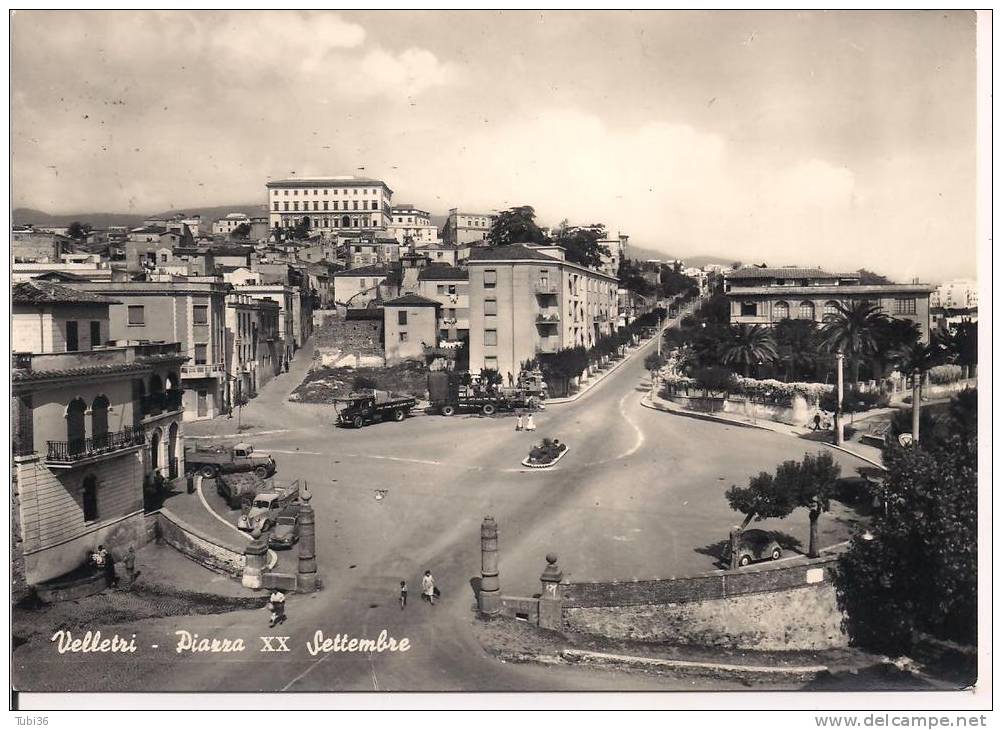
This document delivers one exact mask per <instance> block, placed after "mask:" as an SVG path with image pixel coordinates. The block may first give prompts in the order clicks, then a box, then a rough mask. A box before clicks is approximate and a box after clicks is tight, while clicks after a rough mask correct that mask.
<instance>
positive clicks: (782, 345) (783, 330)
mask: <svg viewBox="0 0 1002 730" xmlns="http://www.w3.org/2000/svg"><path fill="white" fill-rule="evenodd" d="M773 334H774V335H775V337H776V350H777V354H778V357H777V359H778V360H779V361H780V362H782V363H783V376H784V379H785V380H786V381H787V382H789V381H790V380H796V379H797V377H798V376H799V375H800V374H801V373H803V372H805V371H808V370H810V371H813V370H814V369H815V367H816V366H817V362H818V331H817V327H816V326H815V324H814V322H812V321H810V320H806V319H784V320H782V321H781V322H779V323H777V324H776V326H775V327H774V328H773Z"/></svg>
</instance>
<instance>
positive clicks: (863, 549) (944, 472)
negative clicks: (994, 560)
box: [835, 433, 978, 655]
mask: <svg viewBox="0 0 1002 730" xmlns="http://www.w3.org/2000/svg"><path fill="white" fill-rule="evenodd" d="M884 464H885V466H886V467H887V473H886V476H885V478H884V480H883V484H882V486H881V489H880V497H881V498H882V499H883V502H884V505H885V509H884V510H878V511H877V513H876V514H875V515H874V516H873V521H872V522H871V524H870V527H869V530H868V532H867V533H865V534H864V535H860V536H857V537H855V538H854V539H853V540H852V542H851V543H850V546H849V549H848V551H847V552H846V553H845V554H844V555H842V556H841V557H840V558H839V562H838V570H837V572H836V576H835V589H836V594H837V597H838V603H839V607H840V608H841V609H842V611H843V612H844V613H845V615H846V621H845V626H846V630H847V632H848V634H849V638H850V640H851V641H852V643H853V644H855V645H857V646H861V647H865V648H868V649H870V650H872V651H879V652H883V653H887V654H890V655H899V654H903V653H906V652H909V651H911V649H912V646H913V642H914V640H915V638H916V634H917V633H918V632H922V633H927V634H931V635H932V636H935V637H937V638H940V639H946V640H951V641H957V642H962V643H966V644H971V645H973V644H975V643H976V642H977V619H978V613H977V608H978V604H977V590H978V561H977V524H978V511H977V507H978V497H977V492H978V473H977V470H978V455H977V439H976V438H965V437H964V436H962V435H960V434H957V433H953V434H951V435H949V436H948V437H946V438H945V439H944V440H943V441H942V442H937V443H933V442H927V443H923V444H921V445H918V444H912V445H910V446H907V447H901V446H898V445H891V446H889V447H887V448H886V449H885V450H884Z"/></svg>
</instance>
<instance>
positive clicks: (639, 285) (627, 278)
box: [617, 259, 654, 297]
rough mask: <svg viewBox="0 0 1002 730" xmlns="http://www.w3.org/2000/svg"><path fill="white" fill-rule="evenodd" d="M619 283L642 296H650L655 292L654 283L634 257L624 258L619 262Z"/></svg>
mask: <svg viewBox="0 0 1002 730" xmlns="http://www.w3.org/2000/svg"><path fill="white" fill-rule="evenodd" d="M617 275H618V277H619V283H620V286H622V287H623V288H624V289H628V290H629V291H632V292H634V293H636V294H639V295H640V296H642V297H648V296H650V295H651V294H653V293H654V285H653V284H651V282H649V281H648V280H647V279H646V278H645V277H644V275H643V270H642V269H641V268H640V266H639V265H637V263H636V262H635V261H633V260H632V259H623V260H622V261H620V262H619V272H618V274H617Z"/></svg>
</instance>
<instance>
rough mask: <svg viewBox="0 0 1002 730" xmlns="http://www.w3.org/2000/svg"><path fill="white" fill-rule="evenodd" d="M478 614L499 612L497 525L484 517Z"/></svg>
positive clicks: (499, 580)
mask: <svg viewBox="0 0 1002 730" xmlns="http://www.w3.org/2000/svg"><path fill="white" fill-rule="evenodd" d="M477 603H478V608H479V609H480V613H483V614H487V615H489V616H493V615H496V614H498V613H499V612H500V611H501V579H500V578H499V577H498V523H497V522H495V521H494V518H493V517H484V521H483V522H482V523H480V593H479V594H478V595H477Z"/></svg>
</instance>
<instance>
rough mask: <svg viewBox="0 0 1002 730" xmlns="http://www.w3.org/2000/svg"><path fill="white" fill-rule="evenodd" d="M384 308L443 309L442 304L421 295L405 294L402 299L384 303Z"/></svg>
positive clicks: (398, 298)
mask: <svg viewBox="0 0 1002 730" xmlns="http://www.w3.org/2000/svg"><path fill="white" fill-rule="evenodd" d="M383 306H384V307H441V306H442V305H441V303H439V302H436V301H435V300H434V299H429V298H428V297H423V296H421V295H420V294H404V295H403V296H402V297H397V298H396V299H391V300H390V301H388V302H383Z"/></svg>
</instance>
